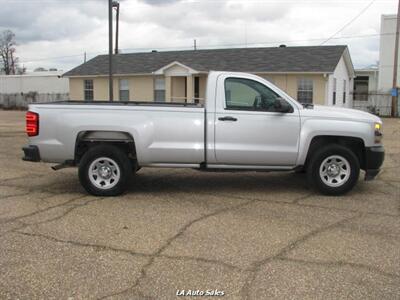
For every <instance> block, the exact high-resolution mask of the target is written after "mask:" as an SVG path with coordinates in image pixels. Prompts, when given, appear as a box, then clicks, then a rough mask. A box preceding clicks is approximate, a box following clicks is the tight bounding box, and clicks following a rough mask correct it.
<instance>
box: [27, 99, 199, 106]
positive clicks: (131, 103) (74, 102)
mask: <svg viewBox="0 0 400 300" xmlns="http://www.w3.org/2000/svg"><path fill="white" fill-rule="evenodd" d="M31 104H34V105H45V104H46V105H48V104H56V105H119V106H125V105H127V106H169V107H170V106H172V107H173V106H177V107H181V106H190V107H204V106H203V105H202V104H200V103H187V102H151V101H113V102H110V101H96V100H94V101H82V100H63V101H53V102H40V103H31Z"/></svg>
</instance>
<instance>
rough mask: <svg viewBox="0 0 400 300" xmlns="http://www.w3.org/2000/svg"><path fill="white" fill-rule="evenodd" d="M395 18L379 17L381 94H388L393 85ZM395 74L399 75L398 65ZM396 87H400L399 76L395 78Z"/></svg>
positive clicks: (379, 85)
mask: <svg viewBox="0 0 400 300" xmlns="http://www.w3.org/2000/svg"><path fill="white" fill-rule="evenodd" d="M396 17H397V15H382V17H381V36H380V45H379V80H378V91H380V92H383V93H389V92H390V90H391V88H392V85H393V60H394V44H395V38H396V36H395V32H396V21H397V18H396ZM399 54H400V53H399ZM399 57H400V55H399ZM399 61H400V60H399ZM397 72H398V73H399V74H400V65H399V68H398V70H397ZM397 86H400V76H399V77H398V78H397Z"/></svg>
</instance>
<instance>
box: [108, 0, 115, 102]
mask: <svg viewBox="0 0 400 300" xmlns="http://www.w3.org/2000/svg"><path fill="white" fill-rule="evenodd" d="M112 9H113V3H112V0H108V92H109V100H110V102H112V101H113V100H114V92H113V78H112V74H113V68H112V55H113V30H112V20H113V17H112Z"/></svg>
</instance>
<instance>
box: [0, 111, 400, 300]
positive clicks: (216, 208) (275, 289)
mask: <svg viewBox="0 0 400 300" xmlns="http://www.w3.org/2000/svg"><path fill="white" fill-rule="evenodd" d="M384 134H385V138H384V143H385V147H386V161H385V164H384V169H383V171H382V173H381V174H379V176H378V177H377V179H376V180H374V181H371V182H364V181H363V180H362V178H361V176H360V182H359V184H358V185H357V187H356V188H355V189H354V190H353V191H352V192H351V193H349V194H348V195H346V196H343V197H325V196H321V195H319V194H317V193H315V192H314V191H312V190H310V189H308V188H307V185H306V181H305V178H304V176H303V175H299V174H294V173H275V172H272V173H256V172H246V173H204V172H198V171H195V170H177V169H142V170H140V171H139V173H138V174H137V175H136V176H135V178H134V181H132V185H131V188H130V190H129V192H128V193H127V194H125V195H123V196H120V197H116V198H96V197H93V196H89V195H88V194H86V193H85V191H84V190H83V188H82V187H81V186H80V184H79V182H78V177H77V170H76V169H63V170H60V171H57V172H55V171H52V170H51V169H50V165H48V164H42V163H28V162H23V161H22V160H21V156H22V153H21V150H20V149H21V147H22V145H24V144H25V143H26V141H27V138H26V136H25V134H24V112H14V111H0V145H1V147H0V165H1V172H0V241H1V242H0V298H1V299H104V298H105V299H107V298H109V299H174V298H176V297H177V296H176V294H177V291H178V290H185V292H187V291H188V290H193V291H194V293H196V291H197V290H200V291H208V292H210V293H211V292H214V291H215V290H216V289H217V290H218V291H219V292H223V293H224V297H223V298H225V299H287V298H291V299H304V298H308V299H310V298H312V299H343V298H346V299H348V298H350V299H367V298H369V299H399V298H400V218H399V215H400V172H399V169H400V142H399V141H400V120H399V119H385V120H384Z"/></svg>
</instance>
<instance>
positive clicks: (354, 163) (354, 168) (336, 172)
mask: <svg viewBox="0 0 400 300" xmlns="http://www.w3.org/2000/svg"><path fill="white" fill-rule="evenodd" d="M359 174H360V163H359V161H358V158H357V157H356V156H355V154H354V153H353V152H352V151H351V150H350V149H348V148H346V147H344V146H341V145H333V144H332V145H327V146H325V147H322V148H321V149H319V150H318V151H317V152H315V153H314V154H313V157H312V158H311V160H310V163H309V165H308V167H307V177H308V180H309V182H310V183H311V184H312V185H313V186H314V187H316V188H317V189H318V190H319V191H320V192H321V193H323V194H325V195H342V194H345V193H347V192H348V191H350V190H351V189H352V188H353V187H354V186H355V184H356V183H357V180H358V176H359Z"/></svg>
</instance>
